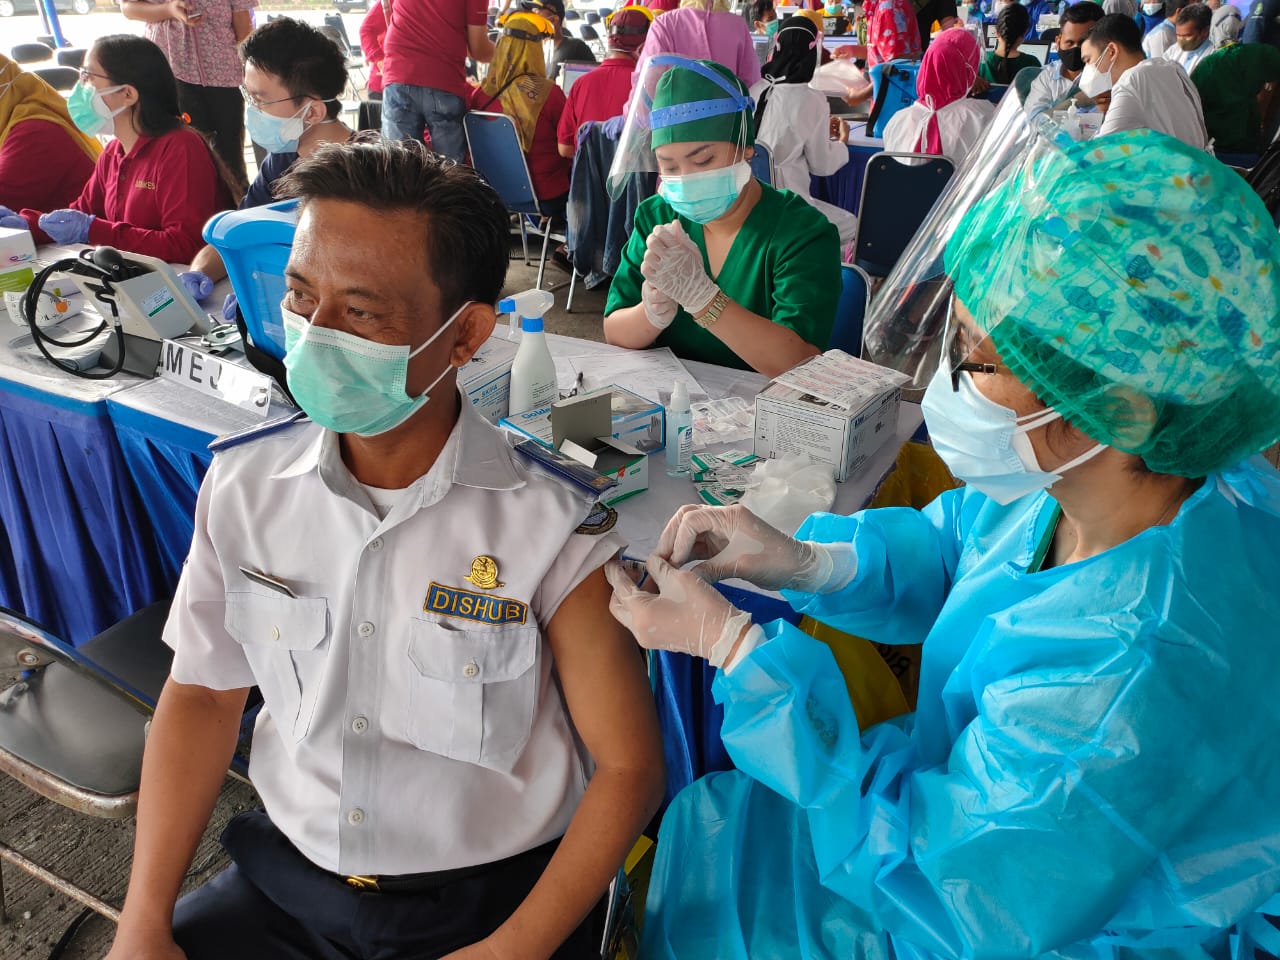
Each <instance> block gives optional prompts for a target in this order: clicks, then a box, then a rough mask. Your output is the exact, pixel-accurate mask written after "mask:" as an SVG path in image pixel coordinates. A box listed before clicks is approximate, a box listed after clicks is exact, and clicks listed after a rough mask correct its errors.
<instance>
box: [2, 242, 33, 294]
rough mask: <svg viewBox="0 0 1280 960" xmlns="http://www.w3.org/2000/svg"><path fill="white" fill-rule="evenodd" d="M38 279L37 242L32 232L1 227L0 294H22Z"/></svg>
mask: <svg viewBox="0 0 1280 960" xmlns="http://www.w3.org/2000/svg"><path fill="white" fill-rule="evenodd" d="M35 278H36V242H35V240H33V239H32V237H31V231H30V230H17V229H14V228H12V227H0V292H12V293H22V292H23V291H24V290H26V289H27V287H29V286H31V281H32V280H34V279H35Z"/></svg>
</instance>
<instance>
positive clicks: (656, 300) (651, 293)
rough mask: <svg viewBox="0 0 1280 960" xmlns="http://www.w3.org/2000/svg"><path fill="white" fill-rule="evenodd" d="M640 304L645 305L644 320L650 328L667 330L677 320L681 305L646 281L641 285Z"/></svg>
mask: <svg viewBox="0 0 1280 960" xmlns="http://www.w3.org/2000/svg"><path fill="white" fill-rule="evenodd" d="M640 302H641V303H643V304H644V318H645V319H646V320H648V321H649V324H650V326H654V327H657V328H658V329H659V330H665V329H667V327H669V326H671V321H672V320H674V319H675V318H676V311H677V310H678V309H680V305H679V304H677V303H676V302H675V301H674V300H672V299H671V298H670V297H668V296H667V295H666V294H665V293H663V292H662V291H660V290H659V289H658V288H657V287H655V286H654V285H653V284H652V283H650V282H649V281H648V280H646V281H645V282H644V283H642V284H641V285H640Z"/></svg>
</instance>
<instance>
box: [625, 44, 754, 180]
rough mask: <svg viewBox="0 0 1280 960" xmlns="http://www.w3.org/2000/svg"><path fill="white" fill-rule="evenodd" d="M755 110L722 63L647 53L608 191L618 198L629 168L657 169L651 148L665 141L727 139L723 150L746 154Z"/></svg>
mask: <svg viewBox="0 0 1280 960" xmlns="http://www.w3.org/2000/svg"><path fill="white" fill-rule="evenodd" d="M722 71H723V72H722ZM754 110H755V103H754V101H752V99H751V97H750V96H749V95H748V94H747V90H746V88H745V87H744V86H743V85H742V81H740V80H738V79H737V77H735V76H733V75H732V74H731V73H729V72H728V71H727V70H726V69H725V68H723V67H720V66H719V65H717V64H713V63H711V62H710V61H706V60H691V59H689V58H687V57H680V56H675V55H674V54H659V55H657V56H653V57H649V58H648V59H646V60H645V61H644V62H642V63H641V64H640V66H639V67H638V68H637V70H636V79H635V87H634V88H633V89H632V91H631V100H630V101H629V103H628V104H627V114H626V121H625V123H624V124H623V127H622V136H621V137H620V138H619V140H618V149H617V152H616V153H615V154H614V158H613V165H612V166H611V167H610V168H609V183H608V186H609V193H610V195H611V196H612V197H613V198H614V199H615V200H617V199H621V198H622V196H623V195H624V194H625V192H626V189H627V184H628V182H629V181H630V179H631V176H632V175H633V174H636V173H658V172H659V169H658V160H657V157H656V155H655V153H654V150H655V147H660V146H663V145H665V144H672V143H692V142H699V141H701V142H712V143H728V144H731V145H732V146H733V150H732V151H726V153H732V156H733V157H736V158H738V159H745V156H746V151H747V149H748V148H749V147H752V146H754V145H755V129H754V124H753V120H752V114H753V112H754ZM729 162H732V159H731V160H730V161H729Z"/></svg>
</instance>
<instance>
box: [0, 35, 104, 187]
mask: <svg viewBox="0 0 1280 960" xmlns="http://www.w3.org/2000/svg"><path fill="white" fill-rule="evenodd" d="M101 152H102V148H101V147H100V146H99V145H98V141H96V140H94V139H93V138H92V137H86V136H85V135H84V134H83V133H81V132H80V131H79V130H78V129H77V128H76V125H75V124H74V123H72V122H71V116H70V114H68V113H67V102H66V101H65V100H64V99H63V98H62V96H61V94H59V93H58V92H57V91H56V90H54V89H53V88H52V87H51V86H49V85H48V84H47V83H45V82H44V81H43V80H41V79H40V78H39V77H37V76H36V75H35V74H34V73H28V72H26V71H24V70H23V69H22V68H21V67H19V66H18V65H17V64H16V63H14V62H13V61H12V60H10V59H9V58H8V57H6V56H4V55H3V54H0V204H4V205H5V206H9V207H24V206H26V207H41V208H43V209H51V208H53V207H65V206H66V205H67V204H68V203H70V202H71V201H72V200H74V199H75V198H76V197H78V196H79V195H80V191H81V189H83V188H84V185H85V182H86V181H87V180H88V179H89V176H90V175H91V174H92V173H93V162H94V160H96V159H97V158H98V154H99V153H101Z"/></svg>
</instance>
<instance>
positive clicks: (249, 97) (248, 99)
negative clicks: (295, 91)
mask: <svg viewBox="0 0 1280 960" xmlns="http://www.w3.org/2000/svg"><path fill="white" fill-rule="evenodd" d="M240 96H242V97H244V100H245V103H247V104H249V106H251V107H257V108H258V109H259V110H261V109H262V108H263V107H269V106H271V105H272V104H273V103H293V102H296V101H297V100H298V98H297V97H281V98H280V99H279V100H259V99H258V98H257V97H255V96H254V95H253V94H252V93H250V92H249V91H248V90H247V89H245V85H244V84H243V83H242V84H240Z"/></svg>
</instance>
